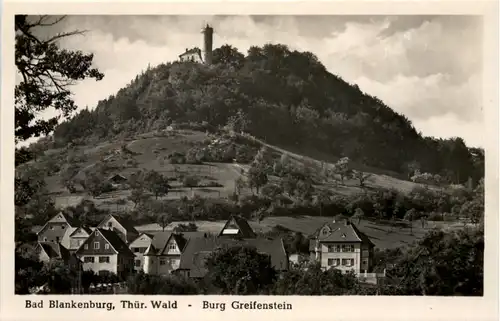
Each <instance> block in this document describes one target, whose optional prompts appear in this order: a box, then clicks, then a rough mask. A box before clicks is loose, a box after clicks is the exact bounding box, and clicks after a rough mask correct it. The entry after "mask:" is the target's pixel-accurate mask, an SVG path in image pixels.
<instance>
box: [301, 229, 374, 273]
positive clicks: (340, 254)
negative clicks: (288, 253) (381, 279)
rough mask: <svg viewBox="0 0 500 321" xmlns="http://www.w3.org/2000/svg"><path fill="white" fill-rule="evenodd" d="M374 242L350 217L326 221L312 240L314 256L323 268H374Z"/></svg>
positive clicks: (368, 269)
mask: <svg viewBox="0 0 500 321" xmlns="http://www.w3.org/2000/svg"><path fill="white" fill-rule="evenodd" d="M373 249H374V244H373V243H372V242H371V241H370V239H369V238H368V237H367V236H366V235H365V234H364V233H362V232H361V231H359V229H358V228H357V227H356V226H355V225H354V224H352V223H351V222H350V221H349V220H343V221H334V222H332V223H327V224H325V225H323V226H322V227H321V228H320V229H319V230H318V231H317V233H316V235H315V237H314V238H313V239H311V240H310V244H309V250H310V255H311V260H313V261H317V262H320V264H321V267H322V268H324V269H331V268H335V269H338V270H341V271H343V272H347V271H354V272H355V273H356V274H360V273H367V272H371V269H372V266H373Z"/></svg>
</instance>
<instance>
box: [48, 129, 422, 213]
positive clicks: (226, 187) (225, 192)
mask: <svg viewBox="0 0 500 321" xmlns="http://www.w3.org/2000/svg"><path fill="white" fill-rule="evenodd" d="M247 138H248V136H247ZM252 139H253V138H252ZM208 141H210V137H209V136H208V135H207V134H205V133H202V132H196V131H185V130H183V131H171V132H164V133H160V134H158V133H148V134H144V135H141V136H138V137H136V138H135V139H129V140H128V141H118V142H110V143H101V144H98V145H96V146H87V147H80V148H79V150H81V151H83V152H84V154H85V155H86V158H87V159H86V161H85V163H83V164H81V167H82V170H81V173H83V172H85V171H86V170H89V169H90V168H92V167H93V166H95V164H97V163H99V162H101V161H102V160H103V159H108V160H110V161H112V162H113V164H115V165H116V164H118V169H117V170H115V171H114V172H113V173H109V175H110V176H111V174H116V173H121V174H124V175H128V174H131V173H133V172H135V171H137V170H139V169H144V170H155V171H158V172H160V173H162V174H163V175H166V176H168V177H170V178H175V177H179V175H181V176H182V175H195V176H197V177H198V178H199V179H200V183H202V184H206V183H210V182H215V183H217V184H221V185H223V187H205V188H194V189H193V191H191V190H190V189H186V188H184V187H182V186H181V182H178V181H177V182H176V181H173V182H172V184H171V185H172V186H173V190H172V191H171V192H170V193H169V195H168V196H166V197H165V199H176V198H180V197H182V196H192V195H193V193H195V194H198V195H200V196H202V197H207V198H212V197H215V198H219V197H227V196H229V195H230V194H231V193H233V191H234V189H235V186H234V185H235V180H236V179H237V178H238V177H239V176H240V175H241V169H242V168H248V166H247V165H242V164H222V163H207V164H202V165H188V164H175V165H174V164H170V163H168V161H166V160H165V159H166V157H167V156H168V155H169V154H172V153H174V152H182V153H185V152H186V151H187V150H189V149H190V148H191V147H192V146H194V145H197V144H206V143H207V142H208ZM255 141H256V142H257V143H260V144H262V145H265V146H267V147H268V148H269V149H270V150H271V151H272V152H273V153H274V154H275V155H277V156H279V155H281V154H282V153H285V152H286V153H287V154H289V155H290V157H291V159H293V161H294V162H297V163H304V162H306V164H311V163H315V164H316V166H326V167H328V166H332V164H331V163H327V162H320V161H317V160H315V159H313V158H311V157H308V156H303V155H300V154H297V153H294V152H291V151H288V150H285V149H282V148H280V147H276V146H272V145H269V144H266V143H265V142H263V141H261V140H258V139H256V140H255ZM123 145H125V146H126V148H127V149H128V150H129V151H130V152H131V155H128V156H127V157H123V155H121V154H120V152H117V151H119V150H120V147H121V146H123ZM58 152H59V153H61V151H60V150H59V151H58ZM49 154H50V153H49ZM130 158H132V159H133V160H135V164H134V166H125V165H124V164H125V159H130ZM323 159H324V158H323ZM332 160H333V158H332ZM47 184H48V189H49V191H50V192H51V194H52V196H53V197H54V199H55V201H56V204H57V205H58V206H61V207H65V206H69V205H75V204H77V203H78V202H80V201H81V200H82V199H83V198H84V197H85V198H88V199H93V198H92V197H90V196H89V195H87V193H85V192H84V191H80V192H77V193H74V194H69V192H68V191H67V190H66V189H65V188H64V187H63V186H62V185H61V184H60V182H59V177H58V176H52V177H48V178H47ZM419 185H420V184H416V183H413V182H409V181H405V180H401V179H399V178H395V177H392V176H388V175H385V174H372V175H371V176H370V177H369V178H368V179H367V181H366V186H367V189H369V190H376V189H380V188H386V189H387V188H394V189H397V190H399V191H401V192H404V193H408V192H410V191H411V190H412V189H413V188H414V187H416V186H419ZM317 187H319V188H325V189H329V190H332V191H333V192H336V193H338V194H342V195H353V194H361V193H364V192H365V191H363V190H362V189H361V188H360V187H359V184H358V182H357V181H356V180H353V179H346V180H345V182H344V185H340V184H329V183H328V184H325V185H322V186H317ZM243 192H244V193H246V194H249V193H250V191H248V190H246V191H243ZM129 194H130V191H128V190H123V191H114V192H112V193H108V194H104V195H102V196H100V197H99V198H96V199H93V200H94V201H95V202H96V203H97V204H98V205H100V206H103V207H105V208H109V209H111V210H126V209H128V208H130V207H133V203H131V202H128V203H123V202H124V201H123V200H124V199H126V198H127V197H128V195H129ZM116 202H119V203H122V204H121V205H117V204H116Z"/></svg>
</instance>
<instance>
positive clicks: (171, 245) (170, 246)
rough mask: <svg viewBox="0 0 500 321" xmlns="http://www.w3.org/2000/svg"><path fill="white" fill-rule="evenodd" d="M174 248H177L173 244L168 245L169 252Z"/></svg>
mask: <svg viewBox="0 0 500 321" xmlns="http://www.w3.org/2000/svg"><path fill="white" fill-rule="evenodd" d="M176 248H177V246H175V243H170V244H169V245H168V249H169V250H175V249H176Z"/></svg>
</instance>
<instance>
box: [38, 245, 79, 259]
mask: <svg viewBox="0 0 500 321" xmlns="http://www.w3.org/2000/svg"><path fill="white" fill-rule="evenodd" d="M38 244H39V245H40V246H41V247H42V249H43V250H44V251H45V253H47V255H48V256H49V258H51V259H54V258H58V259H62V260H65V261H66V260H67V259H68V258H69V257H70V255H71V254H70V252H69V250H68V249H67V248H65V247H64V246H62V245H61V243H54V242H38Z"/></svg>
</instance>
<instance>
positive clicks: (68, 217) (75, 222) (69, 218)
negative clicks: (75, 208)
mask: <svg viewBox="0 0 500 321" xmlns="http://www.w3.org/2000/svg"><path fill="white" fill-rule="evenodd" d="M58 215H61V216H62V217H63V218H64V220H65V221H66V222H68V224H69V225H70V226H71V227H75V226H78V225H79V224H80V222H78V220H76V219H75V218H73V215H72V214H71V213H63V212H59V213H57V214H56V215H54V216H53V217H51V218H50V219H49V220H48V221H47V222H46V223H45V224H44V225H43V226H42V227H41V228H40V230H39V231H38V232H37V234H39V233H40V232H41V231H43V229H44V228H45V227H46V226H47V225H49V224H50V223H53V222H51V221H52V220H54V219H55V218H56V217H57V216H58ZM56 234H57V235H56V236H60V235H59V233H56Z"/></svg>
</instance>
